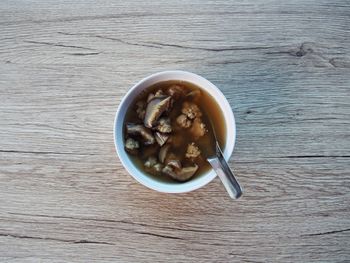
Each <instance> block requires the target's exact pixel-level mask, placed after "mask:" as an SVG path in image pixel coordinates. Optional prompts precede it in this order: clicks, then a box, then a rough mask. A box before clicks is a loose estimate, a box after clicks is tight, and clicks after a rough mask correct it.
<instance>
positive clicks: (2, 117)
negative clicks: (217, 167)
mask: <svg viewBox="0 0 350 263" xmlns="http://www.w3.org/2000/svg"><path fill="white" fill-rule="evenodd" d="M190 2H191V3H189V1H176V2H174V1H151V2H150V1H133V2H129V1H110V0H104V1H42V0H40V1H19V0H15V1H8V0H5V1H1V2H0V31H1V36H0V98H1V103H0V261H1V262H349V260H350V249H349V248H350V191H349V190H350V129H349V124H350V3H349V1H345V0H343V1H341V0H336V1H330V0H321V1H316V0H315V1H289V2H288V3H287V2H286V1H284V2H282V1H266V0H265V1H262V0H261V1H250V0H247V1H215V2H212V1H198V0H196V1H190ZM167 69H183V70H189V71H192V72H195V73H198V74H200V75H203V76H204V77H206V78H208V79H209V80H211V81H212V82H213V83H215V84H216V85H217V86H218V87H219V88H220V89H221V90H222V91H223V93H224V94H225V95H226V97H227V98H228V100H229V102H230V104H231V106H232V109H233V111H234V113H235V116H236V120H237V129H238V136H237V144H236V147H235V152H234V155H233V157H232V158H231V161H230V166H231V167H233V168H234V170H235V171H236V173H237V175H238V176H239V179H240V182H241V183H242V185H243V186H244V189H245V193H244V196H243V198H242V199H240V200H239V201H236V202H233V201H231V200H230V199H229V198H228V197H227V195H226V193H225V191H224V189H223V187H222V186H221V184H220V182H219V181H218V179H216V180H214V181H213V182H212V183H210V184H209V185H207V186H206V187H204V188H202V189H200V190H197V191H194V192H192V193H188V194H181V195H166V194H162V193H157V192H154V191H151V190H149V189H146V188H145V187H143V186H141V185H139V184H137V183H136V182H135V181H134V180H133V179H132V178H131V177H130V176H129V175H128V174H127V172H126V171H125V170H124V169H123V167H122V165H121V163H120V161H119V160H118V159H117V158H116V155H115V150H114V145H113V134H112V128H113V118H114V114H115V110H116V108H117V106H118V104H119V102H120V100H121V98H122V96H123V95H124V94H125V93H126V91H127V90H128V89H129V88H130V87H131V86H132V85H133V84H134V83H135V82H137V81H138V80H140V79H141V78H143V77H144V76H146V75H149V74H151V73H154V72H157V71H161V70H167Z"/></svg>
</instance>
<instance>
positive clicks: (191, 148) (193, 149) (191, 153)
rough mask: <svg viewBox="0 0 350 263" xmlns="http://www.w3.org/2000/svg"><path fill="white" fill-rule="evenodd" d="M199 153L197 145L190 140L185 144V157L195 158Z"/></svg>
mask: <svg viewBox="0 0 350 263" xmlns="http://www.w3.org/2000/svg"><path fill="white" fill-rule="evenodd" d="M200 154H201V151H200V150H199V148H198V146H196V145H195V144H194V142H192V143H191V144H189V145H188V146H187V151H186V158H196V157H198V156H199V155H200Z"/></svg>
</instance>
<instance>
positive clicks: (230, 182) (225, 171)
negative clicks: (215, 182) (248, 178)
mask: <svg viewBox="0 0 350 263" xmlns="http://www.w3.org/2000/svg"><path fill="white" fill-rule="evenodd" d="M210 124H211V125H210V126H211V127H208V128H211V129H212V131H213V134H214V137H215V146H214V145H213V146H212V147H213V148H214V147H215V154H214V155H213V156H210V157H208V158H207V161H208V162H209V163H210V165H211V166H212V167H213V169H214V171H215V172H216V174H217V175H218V176H219V178H220V180H221V182H222V184H223V185H224V186H225V188H226V191H227V192H228V194H229V196H230V197H231V198H232V199H238V198H240V197H241V196H242V187H241V186H240V185H239V183H238V181H237V179H236V178H235V176H234V175H233V172H232V171H231V169H230V167H229V166H228V164H227V162H226V160H225V158H224V156H223V154H222V151H221V149H220V146H219V143H218V141H217V139H216V134H215V130H214V127H213V125H212V123H210Z"/></svg>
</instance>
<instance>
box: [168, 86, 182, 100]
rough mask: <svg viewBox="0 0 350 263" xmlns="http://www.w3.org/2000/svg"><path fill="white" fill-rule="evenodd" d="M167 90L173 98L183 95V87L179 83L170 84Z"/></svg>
mask: <svg viewBox="0 0 350 263" xmlns="http://www.w3.org/2000/svg"><path fill="white" fill-rule="evenodd" d="M167 92H168V95H170V96H171V97H172V98H173V99H174V100H178V99H180V98H181V97H183V96H184V91H183V88H182V87H181V86H179V85H172V86H170V87H169V89H168V90H167Z"/></svg>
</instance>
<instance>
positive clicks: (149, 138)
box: [126, 123, 155, 145]
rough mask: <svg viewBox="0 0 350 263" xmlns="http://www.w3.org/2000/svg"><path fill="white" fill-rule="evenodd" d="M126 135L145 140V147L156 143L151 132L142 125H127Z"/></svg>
mask: <svg viewBox="0 0 350 263" xmlns="http://www.w3.org/2000/svg"><path fill="white" fill-rule="evenodd" d="M126 133H127V134H128V135H135V136H139V137H141V138H142V139H143V143H144V144H145V145H150V144H153V143H154V142H155V139H154V137H153V134H152V132H151V130H149V129H147V128H145V127H144V126H143V125H141V124H134V123H127V124H126Z"/></svg>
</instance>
